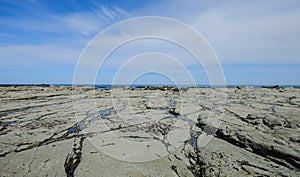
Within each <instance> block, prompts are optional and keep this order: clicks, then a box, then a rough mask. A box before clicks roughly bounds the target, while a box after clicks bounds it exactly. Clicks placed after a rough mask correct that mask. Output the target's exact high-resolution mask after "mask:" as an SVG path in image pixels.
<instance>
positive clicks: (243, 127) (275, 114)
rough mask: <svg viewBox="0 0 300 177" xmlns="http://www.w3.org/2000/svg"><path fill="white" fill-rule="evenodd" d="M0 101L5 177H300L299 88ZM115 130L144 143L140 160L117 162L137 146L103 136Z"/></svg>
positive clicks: (0, 169)
mask: <svg viewBox="0 0 300 177" xmlns="http://www.w3.org/2000/svg"><path fill="white" fill-rule="evenodd" d="M0 95H1V97H0V98H1V99H0V104H1V107H0V159H1V160H0V176H31V177H32V176H68V177H72V176H103V177H108V176H109V177H110V176H134V177H139V176H166V177H169V176H181V177H185V176H300V171H299V170H300V90H299V89H295V88H286V89H278V88H275V89H274V88H261V89H258V88H246V87H238V88H231V89H209V88H189V89H174V88H172V87H146V88H145V87H141V88H137V89H128V88H127V89H126V88H113V89H111V90H97V89H94V88H92V87H75V88H72V87H63V86H61V87H56V86H50V87H35V86H22V87H0ZM224 96H226V97H224ZM75 113H76V114H75ZM111 132H114V133H115V134H116V135H117V136H118V137H120V138H122V139H125V140H126V141H128V142H134V143H144V144H145V149H144V150H143V153H142V154H139V156H138V157H134V158H135V161H136V162H134V161H124V160H118V157H117V156H118V154H119V156H120V158H121V159H122V158H124V159H130V158H131V157H132V154H131V152H138V150H139V149H137V147H135V146H132V147H127V146H126V144H125V145H124V144H118V143H119V142H118V141H115V140H113V139H110V138H106V139H105V138H104V139H101V138H103V137H102V135H105V134H109V133H111ZM207 134H211V136H210V135H208V137H211V139H210V141H209V142H208V144H207V145H205V146H204V147H203V144H201V143H202V141H201V135H207ZM99 138H100V139H101V141H99V143H98V144H97V143H95V142H96V141H97V140H98V139H99ZM148 142H149V144H147V143H148ZM150 142H151V143H150ZM177 145H178V146H177ZM99 147H100V148H99ZM102 150H103V151H102ZM123 150H124V151H123ZM156 151H157V153H154V154H153V152H156ZM110 153H113V154H110ZM151 153H152V154H151ZM121 156H122V157H121ZM143 158H149V159H151V158H152V160H144V159H143ZM143 160H144V161H143ZM137 161H139V162H137Z"/></svg>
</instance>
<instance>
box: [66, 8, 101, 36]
mask: <svg viewBox="0 0 300 177" xmlns="http://www.w3.org/2000/svg"><path fill="white" fill-rule="evenodd" d="M63 19H64V22H65V23H66V24H67V26H68V27H70V28H71V29H72V30H74V31H77V32H79V33H80V34H82V35H84V36H91V35H92V34H96V33H98V32H100V31H101V30H102V28H103V27H102V26H101V20H100V19H99V18H97V16H95V15H94V14H90V13H73V14H68V15H65V16H64V17H63Z"/></svg>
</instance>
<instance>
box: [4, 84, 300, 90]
mask: <svg viewBox="0 0 300 177" xmlns="http://www.w3.org/2000/svg"><path fill="white" fill-rule="evenodd" d="M25 86H32V87H51V86H55V87H60V86H68V87H71V86H78V87H84V86H92V87H95V88H98V89H111V88H120V87H129V88H134V89H145V88H155V87H172V88H195V86H191V85H162V84H137V85H125V84H124V85H109V84H96V85H89V84H77V85H73V84H0V87H25ZM225 87H226V88H242V87H247V88H270V89H280V88H288V87H293V88H300V85H225ZM196 88H224V86H211V85H197V86H196Z"/></svg>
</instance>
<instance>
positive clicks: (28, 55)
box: [0, 0, 300, 85]
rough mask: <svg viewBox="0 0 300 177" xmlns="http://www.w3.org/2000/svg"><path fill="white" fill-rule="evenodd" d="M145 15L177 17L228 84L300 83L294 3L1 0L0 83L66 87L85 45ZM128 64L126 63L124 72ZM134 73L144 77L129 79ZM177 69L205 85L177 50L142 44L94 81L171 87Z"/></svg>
mask: <svg viewBox="0 0 300 177" xmlns="http://www.w3.org/2000/svg"><path fill="white" fill-rule="evenodd" d="M143 16H158V17H167V18H171V19H175V20H178V21H179V22H182V23H184V24H187V25H189V26H190V27H192V28H193V29H195V30H196V31H198V32H199V33H200V34H201V35H202V36H203V38H204V39H205V40H206V41H207V43H209V45H210V46H211V47H212V48H213V50H214V52H215V54H216V55H217V57H218V59H219V62H220V64H221V67H222V72H223V73H224V78H225V81H226V84H228V85H276V84H279V85H300V20H299V19H300V1H299V0H264V1H261V0H252V1H240V0H228V1H220V0H210V1H204V0H177V1H174V0H151V1H150V0H147V1H146V0H126V1H125V0H124V1H121V0H119V1H117V0H99V1H96V0H94V1H80V0H63V1H61V0H51V1H50V0H23V1H20V0H18V1H16V0H0V39H1V40H0V83H1V84H18V83H19V84H38V83H49V84H70V83H72V82H73V76H74V71H76V64H77V63H78V61H79V59H80V56H81V54H82V53H83V52H84V50H85V48H86V47H87V46H88V45H89V44H90V41H91V40H93V39H95V38H96V37H97V36H98V35H99V34H100V33H101V32H103V31H104V30H106V29H107V28H109V27H110V26H112V25H115V24H118V23H119V22H122V21H124V20H128V19H132V18H136V17H143ZM137 28H145V27H140V26H139V27H137ZM158 28H159V27H158ZM172 31H173V30H172V29H170V32H172ZM174 31H175V29H174ZM121 32H122V31H121ZM112 35H114V36H113V37H115V38H118V37H120V38H121V37H122V34H112ZM182 35H183V37H185V36H188V35H189V34H182ZM108 37H110V36H108ZM108 39H110V38H108ZM99 50H100V51H101V50H102V49H101V47H100V48H99ZM128 61H129V62H128ZM130 61H132V62H130ZM126 62H127V63H129V64H131V65H130V66H128V68H127V69H122V68H121V67H122V66H124V63H125V64H126ZM145 66H147V67H148V68H150V69H151V67H149V66H152V70H151V71H150V70H149V72H148V70H146V69H147V67H145ZM153 68H159V69H158V70H157V71H159V72H153ZM180 68H184V69H180ZM144 69H145V70H144ZM137 70H141V71H145V72H144V75H138V76H134V75H133V74H132V73H136V71H137ZM181 70H182V71H183V70H184V71H188V73H189V74H190V76H191V77H192V78H193V79H194V81H195V83H196V84H198V85H207V84H209V83H210V80H209V79H208V78H209V77H208V76H207V73H206V72H205V69H204V68H203V66H201V65H199V63H196V62H195V59H193V56H192V55H190V54H189V53H188V52H187V51H185V50H184V49H182V48H181V47H179V46H176V45H174V43H171V42H168V41H164V40H159V39H140V40H135V41H131V42H128V43H126V44H124V45H122V46H120V47H119V48H118V49H115V50H114V51H113V52H112V53H111V54H110V55H109V56H108V57H107V58H106V60H105V62H104V64H103V65H102V66H101V67H99V72H98V75H97V78H96V84H110V83H113V81H114V79H115V78H116V77H119V78H117V80H118V79H119V80H122V79H123V82H120V83H124V82H126V81H129V80H131V81H133V82H134V83H128V84H166V83H170V82H173V80H172V78H170V77H169V75H172V77H173V78H174V77H175V78H177V79H178V82H179V83H182V84H184V83H185V82H184V81H185V80H187V76H185V75H184V74H182V73H181ZM120 71H122V72H123V73H120Z"/></svg>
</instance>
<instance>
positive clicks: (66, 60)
mask: <svg viewBox="0 0 300 177" xmlns="http://www.w3.org/2000/svg"><path fill="white" fill-rule="evenodd" d="M80 52H81V51H80V50H78V49H74V48H68V47H64V46H40V45H39V46H13V47H0V53H1V60H0V65H1V66H2V67H3V66H24V67H26V66H38V65H39V64H46V65H48V64H75V63H76V61H77V59H78V57H79V55H80Z"/></svg>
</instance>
